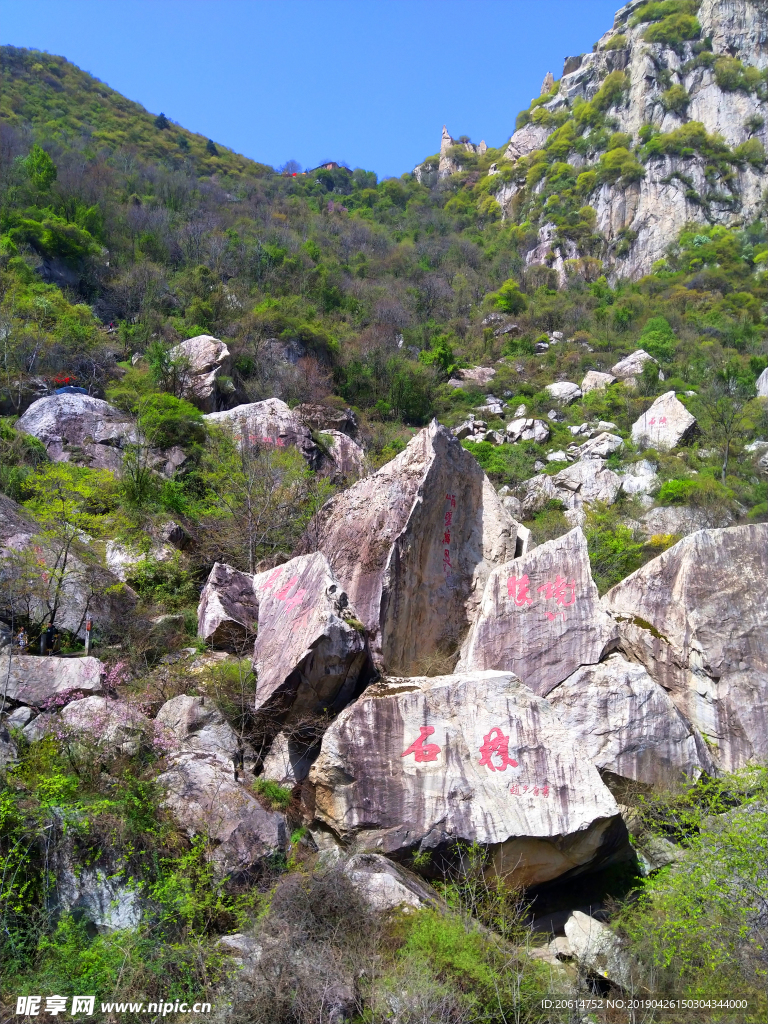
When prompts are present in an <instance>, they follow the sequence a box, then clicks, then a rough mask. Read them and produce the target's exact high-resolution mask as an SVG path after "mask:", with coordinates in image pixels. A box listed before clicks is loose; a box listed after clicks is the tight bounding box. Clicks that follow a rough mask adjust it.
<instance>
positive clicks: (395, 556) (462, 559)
mask: <svg viewBox="0 0 768 1024" xmlns="http://www.w3.org/2000/svg"><path fill="white" fill-rule="evenodd" d="M317 520H318V521H317V524H316V525H315V526H313V530H312V537H311V538H308V539H307V543H312V544H314V545H316V546H317V548H318V549H319V550H320V551H322V552H323V553H324V554H325V555H326V556H327V558H328V561H329V562H330V565H331V568H332V570H333V573H334V575H335V576H336V578H337V579H338V580H339V583H340V584H341V586H342V587H343V588H344V590H345V591H346V592H347V594H348V595H349V599H350V601H352V603H353V604H354V606H355V608H356V609H357V614H358V615H359V617H360V619H361V620H362V622H363V623H364V625H365V627H366V629H367V630H368V633H369V637H370V641H371V648H372V651H373V655H374V658H375V660H376V661H377V662H378V663H379V664H380V665H382V664H383V665H384V666H386V668H387V670H388V671H396V672H399V673H408V672H412V671H414V670H416V669H417V668H418V666H419V665H423V664H424V662H425V660H426V659H428V658H430V657H432V656H433V655H434V653H435V651H436V650H441V649H448V650H451V649H453V650H455V648H456V645H457V644H458V643H459V642H460V639H461V637H462V635H463V634H464V633H465V631H466V629H467V626H468V625H469V624H470V623H471V622H472V621H473V620H474V617H475V614H476V611H477V607H478V604H479V601H480V597H481V595H482V589H483V586H484V584H485V581H486V579H487V578H488V575H489V573H490V572H491V570H492V569H493V568H494V566H496V565H500V564H502V563H504V562H506V561H508V560H509V559H510V558H513V557H514V555H515V553H516V543H518V542H519V543H520V544H522V543H523V542H524V538H525V534H527V531H524V530H523V528H522V527H519V526H518V524H517V523H516V522H515V521H514V520H513V519H512V518H510V516H509V515H508V513H507V512H506V510H505V509H504V507H503V505H502V503H501V499H500V498H499V497H498V495H497V494H496V492H495V490H494V488H493V486H492V484H491V482H490V481H489V480H488V478H487V476H486V475H485V473H484V472H483V471H482V469H481V468H480V466H479V465H478V464H477V462H476V461H475V459H474V458H473V457H472V456H471V455H470V454H469V452H467V451H465V450H464V449H463V448H462V447H461V445H460V443H459V442H458V441H457V440H456V439H455V438H454V437H452V435H451V433H450V432H449V431H448V430H446V429H445V428H444V427H442V426H440V425H439V424H438V423H437V421H436V420H433V422H432V423H431V424H430V426H429V427H426V428H425V429H424V430H422V431H420V432H419V433H418V434H417V435H416V436H415V437H414V438H413V439H412V440H411V442H410V443H409V444H408V447H407V448H406V449H405V451H403V452H401V453H400V454H399V455H398V456H396V457H395V458H394V459H393V460H392V461H391V462H388V463H387V464H386V465H385V466H382V468H381V469H380V470H379V471H378V472H377V473H374V474H372V475H371V476H368V477H366V478H365V479H363V480H359V481H358V482H357V483H356V484H355V485H354V486H352V487H350V488H349V489H348V490H346V491H344V492H343V493H341V494H338V495H336V496H335V497H334V498H332V499H331V500H330V501H329V502H327V503H326V504H325V505H324V506H323V508H322V509H321V510H320V513H319V515H318V517H317Z"/></svg>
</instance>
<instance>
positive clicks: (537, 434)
mask: <svg viewBox="0 0 768 1024" xmlns="http://www.w3.org/2000/svg"><path fill="white" fill-rule="evenodd" d="M506 430H507V440H508V441H510V442H511V443H512V444H516V443H517V442H518V441H535V442H536V443H537V444H545V443H546V442H547V441H548V440H549V439H550V437H551V433H552V432H551V431H550V429H549V427H548V426H547V424H546V423H545V422H544V420H534V419H526V418H525V417H520V418H518V419H514V420H510V421H509V423H508V424H507V428H506Z"/></svg>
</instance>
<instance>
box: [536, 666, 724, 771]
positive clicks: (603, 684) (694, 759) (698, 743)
mask: <svg viewBox="0 0 768 1024" xmlns="http://www.w3.org/2000/svg"><path fill="white" fill-rule="evenodd" d="M547 700H548V701H549V702H550V704H551V705H552V706H553V707H554V709H555V711H556V712H557V715H558V718H559V719H560V721H561V722H562V723H563V725H564V726H565V727H566V729H567V730H568V733H569V735H570V736H572V737H573V738H574V739H575V740H578V742H579V743H581V744H582V746H583V747H584V749H585V750H586V751H587V753H588V754H589V757H590V759H591V761H592V763H593V764H594V765H595V767H596V768H599V769H600V771H609V772H611V773H612V774H613V775H618V776H620V777H621V778H624V779H631V780H633V781H635V782H641V783H645V784H647V785H661V786H664V785H674V784H675V783H678V782H680V781H681V780H682V778H683V776H686V777H688V778H691V777H693V778H695V777H696V776H698V775H699V774H700V773H701V772H702V771H711V770H712V759H711V758H710V756H709V753H708V751H707V749H706V745H705V743H704V741H703V739H702V737H701V736H700V735H698V733H697V731H696V730H695V729H694V728H692V727H691V726H690V725H689V723H688V722H686V720H685V719H684V718H683V716H682V715H681V714H680V712H679V711H678V710H677V708H676V707H675V705H674V704H673V703H672V700H671V698H670V697H669V694H668V693H667V692H666V690H665V689H664V688H663V687H661V686H660V685H659V684H658V683H656V682H654V680H653V679H651V677H650V676H649V675H648V673H647V671H646V670H645V668H644V667H643V666H642V665H638V664H637V663H635V662H629V661H626V660H625V659H624V658H622V656H621V655H620V654H611V655H610V657H608V658H607V659H606V660H605V661H603V662H601V663H600V664H598V665H583V666H582V667H581V668H578V669H577V670H576V671H575V672H574V673H573V675H571V676H569V677H568V678H567V679H565V680H564V681H563V682H562V683H560V685H559V686H557V687H555V689H554V690H552V691H551V692H550V693H548V694H547Z"/></svg>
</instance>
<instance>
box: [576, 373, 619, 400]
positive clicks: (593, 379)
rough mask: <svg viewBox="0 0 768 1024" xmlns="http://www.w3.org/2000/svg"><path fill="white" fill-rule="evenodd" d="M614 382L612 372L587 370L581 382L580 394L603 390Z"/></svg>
mask: <svg viewBox="0 0 768 1024" xmlns="http://www.w3.org/2000/svg"><path fill="white" fill-rule="evenodd" d="M615 383H616V378H615V377H614V375H613V374H612V373H601V372H600V371H599V370H589V371H588V372H587V373H586V374H585V376H584V380H583V381H582V382H581V391H582V394H585V395H587V394H589V392H590V391H604V390H605V389H606V388H607V387H610V386H611V384H615Z"/></svg>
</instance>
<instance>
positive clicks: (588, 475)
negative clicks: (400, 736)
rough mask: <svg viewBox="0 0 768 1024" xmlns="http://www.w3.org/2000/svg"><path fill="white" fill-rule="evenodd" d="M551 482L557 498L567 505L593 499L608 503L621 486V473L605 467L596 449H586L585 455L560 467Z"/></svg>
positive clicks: (616, 495) (614, 499)
mask: <svg viewBox="0 0 768 1024" xmlns="http://www.w3.org/2000/svg"><path fill="white" fill-rule="evenodd" d="M552 482H553V484H554V485H555V488H556V489H557V496H558V498H559V499H560V501H562V502H563V504H564V505H565V506H566V508H569V509H578V508H581V506H582V505H584V504H585V503H586V504H588V505H589V504H592V503H593V502H596V501H601V502H604V503H605V504H606V505H612V504H613V503H614V501H616V498H617V497H618V495H619V491H620V490H621V477H620V476H619V475H618V474H617V473H614V472H613V470H612V469H607V468H606V465H605V462H604V461H603V460H602V459H601V458H600V457H599V455H598V454H597V453H594V454H593V453H590V452H588V453H587V457H586V458H582V459H581V460H580V461H579V462H574V463H573V465H572V466H567V467H566V468H565V469H561V470H560V472H559V473H556V474H555V476H554V477H553V478H552Z"/></svg>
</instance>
